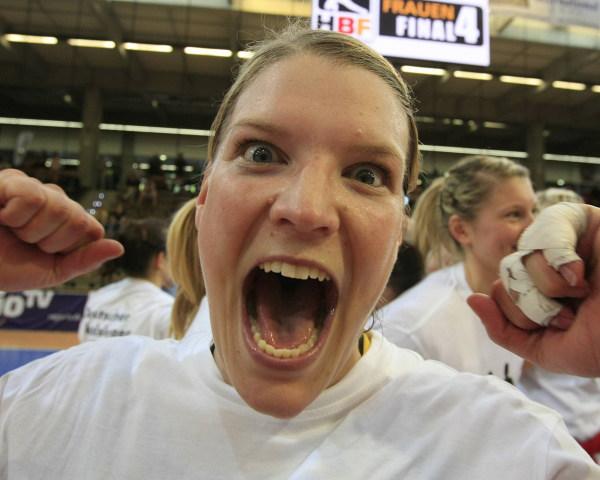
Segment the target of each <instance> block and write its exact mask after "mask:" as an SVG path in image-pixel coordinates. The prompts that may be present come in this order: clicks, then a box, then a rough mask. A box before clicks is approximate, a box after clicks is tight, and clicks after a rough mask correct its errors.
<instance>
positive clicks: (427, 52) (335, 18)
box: [311, 0, 490, 66]
mask: <svg viewBox="0 0 600 480" xmlns="http://www.w3.org/2000/svg"><path fill="white" fill-rule="evenodd" d="M488 15H489V8H488V0H462V1H461V0H443V1H425V0H313V10H312V17H311V25H312V28H314V29H322V30H333V31H337V32H341V33H346V34H348V35H352V36H353V37H356V38H358V39H360V40H362V41H364V42H365V43H367V44H368V45H370V46H371V47H372V48H374V49H375V50H377V51H378V52H379V53H381V54H382V55H384V56H386V57H395V58H414V59H419V60H431V61H435V62H443V63H456V64H466V65H481V66H488V65H489V64H490V39H489V27H488V20H489V19H488Z"/></svg>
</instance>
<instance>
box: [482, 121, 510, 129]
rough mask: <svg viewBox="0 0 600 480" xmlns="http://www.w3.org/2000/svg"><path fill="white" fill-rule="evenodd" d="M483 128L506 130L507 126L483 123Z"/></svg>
mask: <svg viewBox="0 0 600 480" xmlns="http://www.w3.org/2000/svg"><path fill="white" fill-rule="evenodd" d="M483 126H484V127H485V128H507V127H508V125H506V123H502V122H483Z"/></svg>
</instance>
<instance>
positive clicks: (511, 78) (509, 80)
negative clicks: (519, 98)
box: [500, 75, 544, 87]
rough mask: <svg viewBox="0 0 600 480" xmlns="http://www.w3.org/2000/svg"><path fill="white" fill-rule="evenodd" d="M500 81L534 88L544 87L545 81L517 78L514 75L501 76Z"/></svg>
mask: <svg viewBox="0 0 600 480" xmlns="http://www.w3.org/2000/svg"><path fill="white" fill-rule="evenodd" d="M500 81H501V82H504V83H515V84H517V85H530V86H532V87H540V86H542V85H544V81H543V80H542V79H541V78H533V77H517V76H514V75H500Z"/></svg>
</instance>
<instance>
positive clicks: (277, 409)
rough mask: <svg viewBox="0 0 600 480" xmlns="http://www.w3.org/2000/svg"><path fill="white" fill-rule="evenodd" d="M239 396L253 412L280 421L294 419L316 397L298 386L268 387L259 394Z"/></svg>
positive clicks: (246, 393)
mask: <svg viewBox="0 0 600 480" xmlns="http://www.w3.org/2000/svg"><path fill="white" fill-rule="evenodd" d="M303 390H304V391H303ZM240 395H241V396H242V398H243V399H244V401H245V402H246V403H247V404H248V405H249V406H250V407H251V408H252V409H253V410H256V411H257V412H260V413H262V414H264V415H269V416H270V417H275V418H280V419H289V418H294V417H296V416H297V415H299V414H300V413H302V412H303V411H304V410H305V409H306V407H308V405H310V404H311V403H312V401H313V400H314V399H315V398H316V396H317V395H311V394H310V393H309V392H307V391H305V389H303V388H301V387H300V386H299V385H268V386H265V388H263V389H262V391H261V392H257V391H251V392H242V391H240Z"/></svg>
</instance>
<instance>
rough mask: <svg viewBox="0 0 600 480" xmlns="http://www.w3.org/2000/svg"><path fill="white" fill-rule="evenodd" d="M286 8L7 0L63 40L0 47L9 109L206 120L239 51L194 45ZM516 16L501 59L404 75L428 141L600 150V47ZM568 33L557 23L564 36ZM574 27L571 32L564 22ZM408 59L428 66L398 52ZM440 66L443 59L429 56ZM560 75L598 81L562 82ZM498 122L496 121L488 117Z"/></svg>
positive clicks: (6, 15)
mask: <svg viewBox="0 0 600 480" xmlns="http://www.w3.org/2000/svg"><path fill="white" fill-rule="evenodd" d="M286 22H287V17H286V16H284V15H275V14H258V13H249V12H244V11H237V10H233V9H227V10H223V9H214V8H198V7H192V6H190V5H189V4H188V5H184V6H165V5H161V4H148V3H138V2H111V1H107V0H50V1H48V0H20V1H15V0H0V34H7V33H21V34H31V35H52V36H55V37H57V38H58V39H59V41H58V43H57V44H55V45H32V44H23V43H14V42H10V41H7V40H6V38H5V37H2V42H1V45H0V72H1V73H0V87H1V88H0V116H4V117H27V118H43V119H55V120H72V121H80V120H81V112H82V102H83V95H84V91H85V87H86V86H87V85H96V86H98V87H99V88H100V90H101V92H102V101H103V121H104V122H108V123H125V124H136V125H153V126H169V127H180V128H184V127H185V128H199V129H207V128H208V127H209V126H210V122H211V120H212V117H213V115H214V113H215V110H216V107H217V105H218V102H219V99H220V97H221V95H222V93H223V92H224V90H226V88H227V87H228V85H229V84H230V82H231V78H232V72H233V71H234V70H235V67H236V65H237V64H238V62H239V61H240V60H239V59H238V58H237V57H236V56H235V55H234V56H233V57H231V58H215V57H204V56H192V55H186V54H184V53H183V47H185V46H198V47H209V48H226V49H230V50H233V51H234V52H235V51H238V50H243V49H244V48H245V47H246V45H247V44H248V42H252V41H254V40H257V39H260V38H262V37H263V35H264V33H263V32H264V27H265V26H266V27H268V28H272V29H277V28H278V27H280V26H282V25H284V24H285V23H286ZM516 22H517V20H516V19H511V18H504V19H492V22H491V30H492V35H493V36H492V42H491V61H492V63H491V66H490V67H489V68H487V69H485V70H482V69H475V68H467V67H461V66H458V65H439V64H437V65H433V66H437V67H442V68H446V69H447V70H448V71H449V72H450V74H449V75H445V76H442V77H435V76H424V75H413V74H404V76H405V78H406V79H407V80H408V82H409V83H410V84H411V85H412V87H413V89H414V91H415V95H416V97H417V100H418V103H417V107H418V117H419V123H420V130H421V136H422V140H423V141H424V142H425V143H428V144H435V145H452V146H472V147H480V148H481V147H483V148H501V149H513V150H525V149H526V138H527V130H528V129H529V127H530V126H531V125H533V124H541V125H543V128H544V129H545V130H546V142H547V143H546V145H547V146H546V150H547V151H549V152H553V153H559V154H572V155H585V156H595V157H598V156H600V121H599V120H600V93H595V92H593V91H592V90H591V89H590V88H589V86H591V85H596V84H600V61H599V59H600V47H595V48H582V47H573V46H564V45H550V44H547V43H536V42H532V41H525V40H520V39H518V38H516V37H515V35H512V36H511V35H508V34H507V32H509V31H510V30H511V28H513V27H514V25H515V24H516ZM558 34H561V32H560V29H557V35H558ZM563 34H564V32H563ZM69 38H86V39H106V40H112V41H114V42H116V43H117V44H121V43H122V42H125V41H128V42H142V43H146V42H147V43H153V44H157V43H158V44H169V45H172V46H173V47H174V49H173V51H172V52H171V53H148V52H140V51H129V50H125V49H123V48H113V49H98V48H81V47H73V46H71V45H69V44H67V42H66V40H67V39H69ZM393 62H394V63H395V64H397V65H398V67H400V66H401V65H404V64H411V65H422V66H424V65H426V64H425V63H422V62H421V63H419V62H416V61H414V60H406V61H402V60H399V59H393ZM429 66H432V65H431V64H429ZM456 69H460V70H471V71H473V70H478V71H486V72H490V73H492V74H494V76H495V78H494V79H493V80H491V81H478V80H466V79H460V78H455V77H454V76H453V75H452V74H451V72H452V71H453V70H456ZM499 75H519V76H525V77H538V78H542V79H544V80H545V81H546V87H545V88H538V87H531V86H522V85H512V84H507V83H502V82H500V81H499V80H498V76H499ZM553 80H568V81H573V82H583V83H585V84H586V85H588V88H587V89H586V90H585V91H583V92H580V91H571V90H561V89H556V88H552V87H551V86H550V84H551V82H552V81H553ZM484 122H487V123H484Z"/></svg>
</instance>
